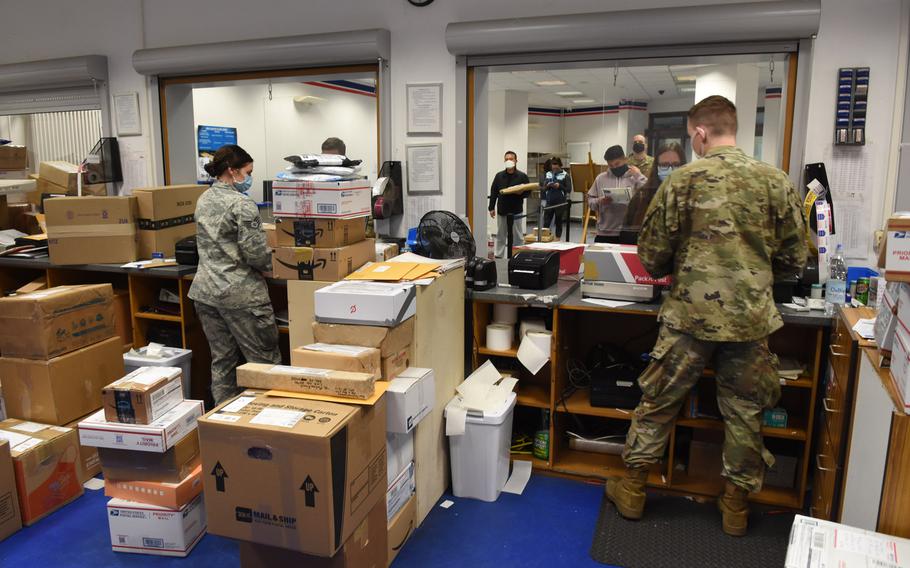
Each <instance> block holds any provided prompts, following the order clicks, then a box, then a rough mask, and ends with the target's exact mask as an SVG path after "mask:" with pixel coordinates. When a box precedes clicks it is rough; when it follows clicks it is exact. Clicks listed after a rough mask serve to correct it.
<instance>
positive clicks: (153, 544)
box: [142, 537, 164, 548]
mask: <svg viewBox="0 0 910 568" xmlns="http://www.w3.org/2000/svg"><path fill="white" fill-rule="evenodd" d="M142 546H144V547H145V548H164V539H162V538H145V537H143V538H142Z"/></svg>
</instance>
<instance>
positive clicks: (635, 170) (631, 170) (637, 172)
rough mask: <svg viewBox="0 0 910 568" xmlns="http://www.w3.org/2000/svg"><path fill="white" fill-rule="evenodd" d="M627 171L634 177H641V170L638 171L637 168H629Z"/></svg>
mask: <svg viewBox="0 0 910 568" xmlns="http://www.w3.org/2000/svg"><path fill="white" fill-rule="evenodd" d="M629 171H630V172H632V173H633V174H636V175H642V174H641V170H640V169H638V166H629Z"/></svg>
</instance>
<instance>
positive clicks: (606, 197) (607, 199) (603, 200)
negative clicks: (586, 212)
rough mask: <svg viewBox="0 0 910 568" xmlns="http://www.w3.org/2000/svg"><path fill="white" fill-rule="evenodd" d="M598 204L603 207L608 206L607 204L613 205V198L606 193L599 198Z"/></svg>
mask: <svg viewBox="0 0 910 568" xmlns="http://www.w3.org/2000/svg"><path fill="white" fill-rule="evenodd" d="M600 202H601V203H603V204H604V205H609V204H611V203H613V196H612V195H610V194H609V193H608V194H606V195H604V196H603V197H601V198H600Z"/></svg>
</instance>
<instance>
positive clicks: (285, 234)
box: [275, 217, 375, 260]
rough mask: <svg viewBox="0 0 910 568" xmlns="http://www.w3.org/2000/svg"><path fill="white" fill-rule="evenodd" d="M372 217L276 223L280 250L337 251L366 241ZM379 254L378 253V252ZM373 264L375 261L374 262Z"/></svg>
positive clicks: (296, 220) (276, 239)
mask: <svg viewBox="0 0 910 568" xmlns="http://www.w3.org/2000/svg"><path fill="white" fill-rule="evenodd" d="M367 219H368V217H351V218H349V219H293V218H291V219H282V218H280V217H279V218H277V219H275V244H276V246H279V247H315V248H337V247H344V246H347V245H352V244H354V243H359V242H361V241H363V240H364V239H365V238H366V231H367ZM374 250H375V249H374ZM371 260H372V259H371Z"/></svg>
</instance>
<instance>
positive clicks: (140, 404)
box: [101, 367, 183, 424]
mask: <svg viewBox="0 0 910 568" xmlns="http://www.w3.org/2000/svg"><path fill="white" fill-rule="evenodd" d="M182 377H183V373H182V371H181V370H180V369H179V368H178V367H139V368H138V369H136V370H135V371H133V372H132V373H130V374H128V375H127V376H125V377H123V378H122V379H118V380H116V381H114V382H113V383H111V384H109V385H107V386H106V387H104V389H103V390H102V391H101V398H102V399H103V401H104V419H105V420H107V421H108V422H120V423H122V424H151V423H152V422H154V421H155V420H158V419H159V418H161V417H162V416H164V414H165V413H166V412H168V411H169V410H170V409H172V408H174V407H175V406H177V405H178V404H180V403H181V402H183V380H182Z"/></svg>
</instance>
